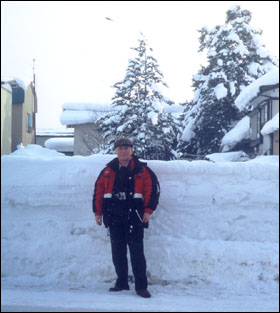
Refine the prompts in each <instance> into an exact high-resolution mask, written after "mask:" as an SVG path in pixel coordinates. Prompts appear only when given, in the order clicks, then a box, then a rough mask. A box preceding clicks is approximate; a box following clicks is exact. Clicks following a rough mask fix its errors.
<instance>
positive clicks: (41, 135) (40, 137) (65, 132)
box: [36, 128, 74, 156]
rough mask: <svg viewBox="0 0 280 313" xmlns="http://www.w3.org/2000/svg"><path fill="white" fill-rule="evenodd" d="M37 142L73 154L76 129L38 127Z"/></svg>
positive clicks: (42, 145)
mask: <svg viewBox="0 0 280 313" xmlns="http://www.w3.org/2000/svg"><path fill="white" fill-rule="evenodd" d="M36 144H37V145H40V146H41V147H46V148H48V149H51V150H56V151H57V152H60V153H64V154H65V155H68V156H72V155H73V154H74V129H72V128H64V129H62V128H59V129H53V128H45V129H37V132H36Z"/></svg>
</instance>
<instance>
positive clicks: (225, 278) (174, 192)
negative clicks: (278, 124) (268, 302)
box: [1, 149, 279, 293]
mask: <svg viewBox="0 0 280 313" xmlns="http://www.w3.org/2000/svg"><path fill="white" fill-rule="evenodd" d="M46 150H47V149H46ZM21 151H22V152H21V154H20V153H14V154H11V155H8V156H3V157H2V159H1V162H2V166H1V167H2V173H1V181H2V190H1V193H2V197H1V205H2V210H1V227H2V232H1V255H2V257H1V266H2V274H1V275H2V284H4V286H23V287H24V286H46V285H47V286H52V285H53V286H62V287H63V286H64V287H65V286H67V287H68V288H69V286H72V287H80V288H81V287H90V286H91V285H92V284H96V282H98V281H99V282H113V281H114V279H115V272H114V268H113V265H112V261H111V251H110V241H109V237H108V236H107V230H106V229H105V228H104V227H103V226H102V227H98V226H97V225H96V224H95V221H94V216H93V213H92V193H93V189H94V183H95V180H96V179H97V176H98V174H99V172H100V171H101V169H102V168H103V167H104V165H105V164H106V163H108V162H109V161H110V160H111V159H112V158H113V157H114V156H112V155H105V156H104V155H92V156H88V157H81V156H75V157H67V156H61V155H60V154H57V155H56V156H55V155H52V156H50V155H48V157H43V156H42V154H38V155H37V157H35V156H34V155H33V156H32V157H31V156H30V154H29V155H24V153H23V151H24V149H21ZM26 151H28V149H26ZM33 151H34V149H33ZM52 152H54V151H52ZM278 161H279V158H278V157H277V156H267V157H261V158H258V159H255V160H251V161H247V162H219V163H213V162H207V161H193V162H189V161H148V165H149V166H150V167H151V168H152V169H153V170H154V171H155V173H156V174H157V176H158V178H159V181H160V184H161V198H160V203H159V206H158V209H157V210H156V212H155V213H154V214H153V215H152V218H151V222H150V226H149V229H148V230H146V231H145V253H146V258H147V270H148V279H149V283H150V284H151V285H153V284H160V285H167V284H172V283H174V282H176V283H181V284H186V285H190V284H192V285H193V284H207V285H210V286H211V285H213V286H215V287H218V288H226V289H228V290H235V292H237V291H238V292H239V291H240V292H241V290H243V292H245V293H247V292H248V290H256V289H258V290H259V289H262V288H266V289H267V290H271V289H273V290H276V289H277V288H278V282H279V272H278V271H279V240H278V239H279V208H278V205H279V198H278V171H279V164H278ZM130 273H131V269H130Z"/></svg>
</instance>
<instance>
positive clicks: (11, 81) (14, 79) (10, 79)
mask: <svg viewBox="0 0 280 313" xmlns="http://www.w3.org/2000/svg"><path fill="white" fill-rule="evenodd" d="M2 82H5V83H8V84H10V85H11V86H12V85H17V86H18V87H21V88H22V89H23V90H25V91H26V89H27V86H28V85H29V83H27V80H22V79H20V78H18V77H5V76H4V77H2V76H1V83H2Z"/></svg>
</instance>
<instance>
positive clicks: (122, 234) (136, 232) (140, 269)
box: [110, 223, 148, 290]
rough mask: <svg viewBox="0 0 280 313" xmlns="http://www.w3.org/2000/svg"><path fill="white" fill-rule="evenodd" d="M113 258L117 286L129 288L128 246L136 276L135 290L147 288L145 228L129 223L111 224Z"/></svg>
mask: <svg viewBox="0 0 280 313" xmlns="http://www.w3.org/2000/svg"><path fill="white" fill-rule="evenodd" d="M110 238H111V247H112V259H113V264H114V266H115V270H116V274H117V281H116V287H120V288H124V289H128V288H129V286H128V261H127V246H128V247H129V251H130V259H131V266H132V271H133V275H134V278H135V290H141V289H147V286H148V282H147V276H146V259H145V255H144V244H143V239H144V228H143V226H132V227H131V226H130V225H129V223H125V224H121V225H111V226H110Z"/></svg>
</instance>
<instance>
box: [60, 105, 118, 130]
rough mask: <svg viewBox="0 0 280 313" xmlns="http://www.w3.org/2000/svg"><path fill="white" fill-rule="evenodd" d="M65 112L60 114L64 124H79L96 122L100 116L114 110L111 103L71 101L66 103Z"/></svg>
mask: <svg viewBox="0 0 280 313" xmlns="http://www.w3.org/2000/svg"><path fill="white" fill-rule="evenodd" d="M62 108H63V112H62V114H61V116H60V122H61V124H62V125H78V124H86V123H95V122H96V121H97V119H98V118H100V117H102V116H104V115H106V114H108V113H109V112H112V111H114V110H115V109H114V108H113V107H112V106H111V105H109V104H101V103H86V102H71V103H64V104H63V106H62Z"/></svg>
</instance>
